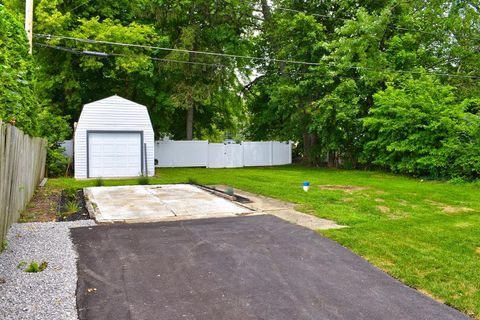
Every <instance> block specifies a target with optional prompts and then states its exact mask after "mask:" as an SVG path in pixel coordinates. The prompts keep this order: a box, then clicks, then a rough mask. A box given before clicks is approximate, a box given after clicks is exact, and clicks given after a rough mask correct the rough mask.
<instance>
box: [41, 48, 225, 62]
mask: <svg viewBox="0 0 480 320" xmlns="http://www.w3.org/2000/svg"><path fill="white" fill-rule="evenodd" d="M33 44H34V45H35V46H38V47H43V48H50V49H55V50H60V51H65V52H69V53H73V54H77V55H86V56H94V57H99V58H108V57H110V56H114V57H126V58H137V59H140V58H145V59H150V60H154V61H163V62H175V63H184V64H194V65H201V66H207V67H228V66H227V65H224V64H219V63H206V62H197V61H186V60H176V59H164V58H155V57H150V56H146V55H133V54H123V53H113V52H109V53H107V52H96V51H88V50H83V51H80V50H76V49H72V48H66V47H61V46H53V45H49V44H45V43H38V42H34V43H33Z"/></svg>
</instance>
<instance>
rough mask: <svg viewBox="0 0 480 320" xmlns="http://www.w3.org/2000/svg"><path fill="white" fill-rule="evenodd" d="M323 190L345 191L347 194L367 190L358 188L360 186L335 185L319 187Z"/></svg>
mask: <svg viewBox="0 0 480 320" xmlns="http://www.w3.org/2000/svg"><path fill="white" fill-rule="evenodd" d="M318 187H319V188H320V189H321V190H335V191H336V190H340V191H345V192H353V191H361V190H365V189H366V188H364V187H358V186H349V185H340V184H337V185H334V184H323V185H319V186H318Z"/></svg>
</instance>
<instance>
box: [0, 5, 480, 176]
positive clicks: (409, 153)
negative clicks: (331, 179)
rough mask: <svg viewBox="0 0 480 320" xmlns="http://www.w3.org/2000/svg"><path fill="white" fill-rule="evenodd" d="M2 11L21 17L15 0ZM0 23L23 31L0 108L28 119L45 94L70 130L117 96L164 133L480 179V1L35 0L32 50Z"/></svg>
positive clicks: (317, 159) (6, 60)
mask: <svg viewBox="0 0 480 320" xmlns="http://www.w3.org/2000/svg"><path fill="white" fill-rule="evenodd" d="M5 6H6V8H7V9H8V10H9V11H10V12H11V14H13V15H16V16H17V17H18V18H21V16H22V14H23V13H22V12H23V8H22V6H23V2H22V1H19V0H7V1H5ZM2 10H3V12H4V13H2V14H5V12H6V11H5V8H3V9H2ZM9 17H11V15H9ZM2 20H4V21H2V22H1V23H2V30H8V31H7V32H9V33H11V34H15V35H16V37H17V38H18V37H20V38H22V37H23V38H22V40H21V41H13V40H11V38H12V37H10V36H6V34H7V33H5V34H4V38H2V40H1V41H4V42H5V43H7V42H8V41H10V42H12V41H13V42H12V45H10V44H9V45H8V46H2V48H5V47H9V48H11V50H10V51H9V52H8V53H7V52H6V51H5V49H0V50H3V51H2V52H1V57H0V59H2V61H3V63H2V64H1V65H2V68H4V70H7V69H8V70H7V72H4V73H3V75H2V77H3V76H6V75H9V76H7V77H8V79H6V80H5V81H2V85H3V88H7V87H8V91H5V92H8V94H6V95H3V96H2V99H3V100H2V104H3V105H4V106H7V105H8V108H7V107H4V108H3V110H2V111H1V112H3V113H1V114H0V116H1V117H3V118H7V119H10V118H11V117H15V119H16V120H17V121H22V122H23V123H24V126H25V127H27V126H31V127H32V128H34V127H35V121H38V120H36V118H35V116H34V115H33V114H36V113H38V112H36V111H34V110H36V109H35V108H37V107H38V105H39V106H42V105H43V106H48V108H46V109H48V112H49V114H51V115H55V116H57V117H63V118H65V119H67V120H68V121H69V122H70V125H72V124H73V122H75V121H76V120H77V119H78V116H79V113H80V111H81V108H82V105H83V104H85V103H88V102H91V101H94V100H97V99H101V98H104V97H105V96H108V95H112V94H118V95H121V96H124V97H126V98H128V99H132V100H135V101H136V102H138V103H141V104H144V105H147V106H148V108H149V112H150V116H151V118H152V121H153V125H154V130H155V134H156V137H157V138H158V137H161V136H164V135H169V136H172V137H174V138H176V139H192V138H196V139H203V138H205V139H210V140H212V141H221V140H222V139H224V138H225V137H226V136H228V137H234V138H251V139H260V140H264V139H280V140H292V141H295V142H296V143H297V146H298V147H297V149H296V153H297V156H298V157H299V158H300V159H301V160H302V161H304V162H305V163H309V164H312V165H318V164H322V163H326V164H328V165H330V166H342V167H346V168H355V167H370V168H383V169H387V170H393V171H395V172H402V173H410V174H416V175H426V176H434V177H463V178H477V177H479V175H480V165H479V162H480V153H479V152H480V151H479V147H478V146H479V143H480V142H479V139H480V137H479V132H480V129H479V110H480V107H479V98H478V96H479V94H480V84H479V79H480V50H479V46H480V10H479V6H478V3H477V2H475V1H443V0H433V1H423V0H412V1H396V0H382V1H357V0H348V1H333V0H321V1H320V0H313V1H303V0H301V1H298V0H271V1H268V0H257V1H240V0H215V1H211V0H200V1H193V0H181V1H180V0H161V1H151V0H131V1H123V0H121V1H116V2H115V3H112V2H110V1H105V0H99V1H86V2H84V3H78V2H73V1H67V0H39V1H37V2H36V6H35V15H34V30H35V33H36V34H37V35H36V36H35V42H36V43H37V46H36V47H35V50H34V55H33V57H34V58H33V59H32V58H30V57H28V56H27V55H26V53H25V41H24V40H23V39H24V35H23V32H22V31H20V30H21V25H20V24H18V23H13V22H6V21H7V20H8V19H2ZM10 20H11V19H10ZM47 35H52V36H47ZM20 38H18V39H20ZM2 44H3V43H2ZM18 46H20V47H18ZM32 64H33V65H34V66H35V68H34V69H32V67H31V66H32ZM13 67H14V68H16V69H15V70H16V71H13V72H12V70H14V69H12V68H13ZM33 70H34V71H33ZM29 77H30V78H32V79H30V78H29ZM32 87H35V94H33V96H32V90H33V89H32ZM3 90H6V89H3ZM29 97H30V98H29ZM7 99H10V100H8V102H7ZM30 100H32V101H33V100H36V101H37V103H33V104H32V103H31V102H30ZM10 101H13V103H11V102H10ZM18 106H24V108H18ZM15 110H17V111H15ZM18 110H22V111H21V112H19V111H18ZM42 110H43V109H42ZM28 122H30V124H27V123H28Z"/></svg>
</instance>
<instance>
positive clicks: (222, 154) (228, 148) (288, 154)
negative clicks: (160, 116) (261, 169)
mask: <svg viewBox="0 0 480 320" xmlns="http://www.w3.org/2000/svg"><path fill="white" fill-rule="evenodd" d="M290 163H292V143H291V142H277V141H258V142H242V143H239V144H224V143H209V142H208V141H174V140H166V141H156V142H155V166H156V167H207V168H240V167H255V166H276V165H284V164H290Z"/></svg>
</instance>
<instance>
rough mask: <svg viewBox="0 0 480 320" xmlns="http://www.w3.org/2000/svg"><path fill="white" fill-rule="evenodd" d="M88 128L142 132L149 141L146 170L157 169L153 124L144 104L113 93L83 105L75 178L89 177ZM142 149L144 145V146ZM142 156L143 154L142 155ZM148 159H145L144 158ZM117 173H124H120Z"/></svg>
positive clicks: (106, 130) (76, 153)
mask: <svg viewBox="0 0 480 320" xmlns="http://www.w3.org/2000/svg"><path fill="white" fill-rule="evenodd" d="M87 131H89V132H94V131H97V132H98V131H103V132H113V133H114V132H119V133H120V132H133V131H141V132H143V143H145V144H146V154H144V155H143V156H144V157H145V155H146V163H147V166H146V168H145V169H146V172H148V175H149V176H153V175H154V173H155V171H154V170H155V169H154V136H153V128H152V123H151V122H150V117H149V115H148V110H147V108H146V107H145V106H143V105H141V104H138V103H135V102H132V101H130V100H127V99H124V98H122V97H119V96H111V97H109V98H105V99H102V100H99V101H95V102H92V103H88V104H86V105H84V106H83V110H82V113H81V114H80V118H79V120H78V123H77V127H76V130H75V137H74V154H75V160H74V161H75V178H77V179H85V178H88V176H87V172H88V170H87V166H88V161H87ZM142 152H144V148H143V147H142ZM142 158H143V157H142ZM143 159H144V160H143V161H144V162H145V158H143ZM118 176H122V174H121V173H119V175H118Z"/></svg>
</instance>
